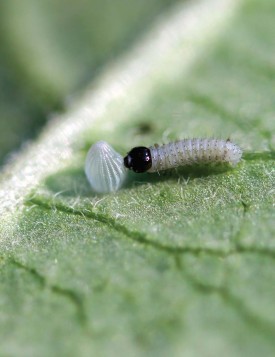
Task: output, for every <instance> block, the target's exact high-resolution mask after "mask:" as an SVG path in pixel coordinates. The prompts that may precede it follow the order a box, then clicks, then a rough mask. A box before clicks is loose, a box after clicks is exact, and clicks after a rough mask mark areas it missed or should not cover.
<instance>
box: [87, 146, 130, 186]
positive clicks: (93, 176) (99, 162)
mask: <svg viewBox="0 0 275 357" xmlns="http://www.w3.org/2000/svg"><path fill="white" fill-rule="evenodd" d="M85 173H86V176H87V179H88V181H89V183H90V185H91V186H92V189H93V190H94V191H95V192H98V193H107V192H113V191H117V190H118V189H119V188H120V187H121V186H122V185H123V182H124V181H125V178H126V175H127V172H126V169H125V166H124V164H123V157H122V156H121V155H120V154H119V153H117V152H116V151H115V150H114V149H113V148H112V147H111V146H110V145H109V144H107V143H106V142H105V141H99V142H97V143H95V144H94V145H92V146H91V148H90V150H89V152H88V154H87V157H86V163H85Z"/></svg>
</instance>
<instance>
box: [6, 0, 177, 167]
mask: <svg viewBox="0 0 275 357" xmlns="http://www.w3.org/2000/svg"><path fill="white" fill-rule="evenodd" d="M177 1H178V0H169V1H167V0H151V1H150V2H149V3H148V1H146V0H139V1H135V0H130V1H129V0H116V1H109V0H92V1H86V0H78V1H77V2H75V1H71V0H70V1H66V2H64V1H49V0H41V1H34V0H25V1H23V2H22V1H20V0H9V1H3V2H1V3H0V164H1V161H2V160H3V159H4V158H5V156H6V154H7V153H9V151H11V150H12V149H15V148H17V147H18V146H19V145H20V144H21V143H22V142H23V141H24V140H26V139H29V138H30V137H34V136H35V134H37V132H38V129H39V128H40V127H41V126H42V125H43V124H44V123H45V121H46V119H47V115H48V114H49V112H50V111H53V110H61V108H62V106H63V105H62V103H63V101H64V97H68V96H73V95H76V90H77V88H78V89H79V88H80V87H82V86H83V85H84V83H88V82H90V80H91V79H92V78H96V77H97V76H98V75H99V73H100V71H103V70H104V66H107V64H108V63H109V62H111V61H114V60H115V59H116V58H117V57H118V55H119V54H120V53H122V52H123V51H125V49H126V47H127V46H128V45H129V44H131V43H132V42H133V41H134V40H135V39H136V38H137V37H138V36H139V35H140V34H141V33H143V32H145V31H146V28H148V27H149V26H150V23H151V22H152V20H154V19H155V18H156V17H157V16H159V13H161V12H162V11H165V10H169V7H170V6H171V4H173V3H175V2H177ZM67 101H68V98H67ZM14 103H16V105H14Z"/></svg>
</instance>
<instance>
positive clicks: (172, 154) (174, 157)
mask: <svg viewBox="0 0 275 357" xmlns="http://www.w3.org/2000/svg"><path fill="white" fill-rule="evenodd" d="M149 149H150V152H151V157H152V167H151V168H150V169H149V170H148V172H156V171H162V170H167V169H171V168H175V167H178V166H183V165H190V164H193V163H198V164H199V163H202V164H204V163H229V164H231V165H233V166H234V165H236V164H237V163H238V162H239V161H240V159H241V157H242V150H241V149H240V147H239V146H237V145H236V144H234V143H232V142H231V141H230V140H226V141H225V140H219V139H183V140H180V141H176V142H173V143H169V144H165V145H162V146H157V145H156V146H153V147H150V148H149Z"/></svg>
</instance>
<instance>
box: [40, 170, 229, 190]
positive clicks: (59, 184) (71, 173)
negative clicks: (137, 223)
mask: <svg viewBox="0 0 275 357" xmlns="http://www.w3.org/2000/svg"><path fill="white" fill-rule="evenodd" d="M231 170H232V168H231V167H230V166H229V165H194V166H185V167H179V168H177V169H173V170H169V171H162V172H159V173H157V172H156V173H143V174H136V173H134V172H132V171H129V173H128V177H127V180H126V182H125V184H124V186H123V187H122V188H121V190H128V189H131V188H133V187H137V186H140V185H145V184H156V183H159V182H165V181H170V182H171V181H174V182H175V181H177V182H178V181H180V180H193V179H195V178H202V177H209V176H213V175H220V174H223V173H225V172H227V171H231ZM44 184H45V186H46V187H47V189H48V190H50V191H51V192H52V193H53V194H54V195H58V196H63V197H76V196H77V197H91V196H98V194H97V193H95V192H93V190H92V189H91V187H90V185H89V183H88V181H87V179H86V176H85V173H84V170H83V167H82V166H81V167H78V168H73V169H72V168H70V169H66V170H62V171H60V172H57V173H56V174H54V175H51V176H49V177H48V178H47V179H46V180H45V181H44Z"/></svg>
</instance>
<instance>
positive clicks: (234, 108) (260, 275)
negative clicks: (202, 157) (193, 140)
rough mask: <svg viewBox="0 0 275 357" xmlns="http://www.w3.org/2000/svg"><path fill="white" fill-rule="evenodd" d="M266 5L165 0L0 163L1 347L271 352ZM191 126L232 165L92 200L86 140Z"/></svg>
mask: <svg viewBox="0 0 275 357" xmlns="http://www.w3.org/2000/svg"><path fill="white" fill-rule="evenodd" d="M274 13H275V6H274V2H272V1H269V0H264V1H256V0H255V1H243V2H241V3H240V2H235V1H229V0H227V1H214V0H211V1H207V2H206V1H201V2H198V3H194V4H183V5H180V6H179V7H176V8H175V9H174V11H173V12H171V14H170V15H169V17H167V18H164V19H162V20H161V21H159V23H157V24H155V26H154V27H153V28H152V30H151V32H148V34H147V37H146V38H144V39H143V40H142V41H141V42H140V43H139V44H137V46H136V47H135V48H133V49H132V50H131V51H129V53H127V54H126V55H125V57H123V58H121V59H120V61H118V63H116V64H115V65H114V66H111V67H110V68H109V69H108V70H106V72H105V73H104V75H103V76H102V78H101V79H100V80H98V81H97V83H94V84H93V87H92V88H91V90H88V91H87V93H86V95H84V97H83V99H82V100H80V101H79V102H78V103H77V104H76V105H75V106H72V107H70V108H68V112H67V114H65V115H63V116H58V117H57V118H55V119H54V120H53V121H52V122H51V123H50V124H49V125H48V127H47V128H46V129H45V130H44V132H43V133H42V134H41V136H40V138H39V139H38V140H37V141H36V142H35V143H33V144H32V145H31V146H30V147H29V148H27V149H26V150H25V151H24V152H22V153H21V154H20V155H19V156H18V158H17V159H16V160H15V161H14V162H13V163H11V164H10V165H9V166H7V167H6V169H5V171H4V172H3V174H2V181H1V191H0V198H1V201H3V204H2V206H1V214H2V217H3V218H2V222H3V223H2V227H1V238H2V241H1V250H2V255H1V270H2V274H1V278H0V279H1V280H0V291H1V294H0V295H1V304H2V307H3V308H2V311H3V312H2V316H1V322H0V324H1V329H2V341H1V349H2V351H3V353H6V354H12V355H20V356H22V355H28V356H29V355H41V356H44V355H45V356H48V355H66V356H68V355H71V356H75V355H83V356H86V355H87V356H88V355H91V354H95V355H99V356H100V355H102V356H106V355H123V356H124V355H125V356H129V355H131V356H132V355H133V356H136V355H137V356H139V355H156V356H157V355H158V356H162V355H163V356H167V355H173V356H182V355H183V354H184V355H186V356H198V355H210V356H218V355H221V354H222V355H223V356H259V355H264V356H272V355H274V353H275V344H274V335H275V332H274V331H275V315H274V301H275V288H274V286H275V284H274V283H275V269H274V259H275V241H274V233H275V232H274V188H275V187H274V186H275V185H274V184H275V175H274V129H275V122H274V118H273V117H274V111H275V102H274V95H275V93H274V71H275V67H274V60H273V54H274V50H275V42H274V36H273V35H272V29H273V26H274V25H273V24H274ZM198 15H199V16H198ZM206 135H207V136H218V137H223V138H227V137H230V138H231V139H232V140H233V141H235V142H237V143H239V144H240V145H241V146H242V147H243V149H244V156H243V160H242V162H241V163H240V164H239V165H238V166H237V167H235V168H221V167H197V168H196V167H195V168H194V167H193V168H192V167H191V168H186V169H180V170H178V171H175V172H172V173H169V174H168V175H161V176H159V175H157V174H151V175H149V174H148V175H133V174H132V175H129V179H128V182H127V184H126V186H125V187H124V188H123V189H121V190H120V191H119V192H117V193H115V194H110V195H102V196H98V195H95V194H94V193H93V192H91V190H90V188H89V186H88V183H87V181H86V179H85V176H84V172H83V166H84V160H85V155H86V152H87V149H88V147H89V146H90V145H91V144H92V143H94V142H96V141H97V140H102V139H104V140H106V141H108V142H110V144H111V145H113V146H114V147H115V148H116V149H117V150H118V151H120V152H121V153H126V152H127V151H128V150H129V149H130V148H131V147H133V146H135V145H141V144H142V145H152V144H153V143H154V142H161V141H165V142H167V141H169V140H174V139H177V138H183V137H191V136H192V137H201V136H206ZM11 332H12V333H11Z"/></svg>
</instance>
